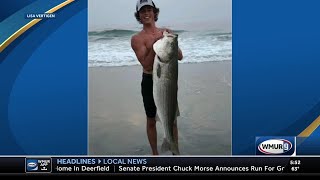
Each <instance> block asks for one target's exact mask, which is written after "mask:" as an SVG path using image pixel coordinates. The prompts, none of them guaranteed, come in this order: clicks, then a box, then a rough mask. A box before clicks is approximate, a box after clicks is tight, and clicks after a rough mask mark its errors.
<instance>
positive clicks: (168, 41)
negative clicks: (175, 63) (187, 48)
mask: <svg viewBox="0 0 320 180" xmlns="http://www.w3.org/2000/svg"><path fill="white" fill-rule="evenodd" d="M153 50H154V52H155V53H156V55H157V56H158V57H159V59H160V61H161V62H164V63H166V62H169V61H171V60H178V34H173V33H169V32H167V31H164V32H163V37H162V38H161V39H159V40H158V41H157V42H155V43H154V44H153Z"/></svg>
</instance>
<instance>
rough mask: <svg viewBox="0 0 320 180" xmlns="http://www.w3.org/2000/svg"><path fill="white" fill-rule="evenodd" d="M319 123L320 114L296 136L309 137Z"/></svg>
mask: <svg viewBox="0 0 320 180" xmlns="http://www.w3.org/2000/svg"><path fill="white" fill-rule="evenodd" d="M319 125H320V116H319V117H318V118H317V119H316V120H314V121H313V122H312V123H311V124H310V125H309V126H308V127H307V128H306V129H305V130H303V131H302V132H301V133H300V134H299V135H298V136H299V137H309V136H310V135H311V134H312V133H313V131H314V130H316V129H317V128H318V126H319Z"/></svg>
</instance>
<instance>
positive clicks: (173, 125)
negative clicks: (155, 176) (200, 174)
mask: <svg viewBox="0 0 320 180" xmlns="http://www.w3.org/2000/svg"><path fill="white" fill-rule="evenodd" d="M158 15H159V8H157V7H156V6H155V4H154V3H153V1H152V0H138V1H137V5H136V12H135V17H136V19H137V21H138V22H139V23H141V24H142V25H143V29H142V30H141V31H140V32H139V33H137V34H135V35H134V36H132V38H131V47H132V49H133V51H134V52H135V54H136V56H137V59H138V60H139V62H140V64H141V65H142V67H143V73H142V82H141V93H142V97H143V104H144V109H145V112H146V116H147V135H148V140H149V143H150V146H151V149H152V154H153V155H158V154H159V153H158V149H157V128H156V116H158V118H159V119H160V121H161V122H162V124H163V126H164V135H165V137H164V140H163V144H162V150H164V151H166V150H170V151H171V152H172V154H175V155H177V154H179V153H180V152H179V148H178V130H177V122H176V117H177V116H178V115H179V108H178V102H177V90H178V84H177V83H178V60H181V59H182V58H183V55H182V51H181V49H180V48H179V47H178V40H177V39H178V35H176V34H173V32H172V31H171V30H169V29H164V28H158V27H156V24H155V22H156V21H157V20H158Z"/></svg>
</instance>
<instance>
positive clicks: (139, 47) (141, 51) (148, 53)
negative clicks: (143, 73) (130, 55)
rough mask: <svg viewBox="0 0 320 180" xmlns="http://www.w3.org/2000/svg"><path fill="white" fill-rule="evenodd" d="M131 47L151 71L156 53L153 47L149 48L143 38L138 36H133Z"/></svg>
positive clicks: (142, 63)
mask: <svg viewBox="0 0 320 180" xmlns="http://www.w3.org/2000/svg"><path fill="white" fill-rule="evenodd" d="M131 47H132V49H133V50H134V52H135V54H136V56H137V58H138V60H139V62H140V63H141V65H142V67H143V68H144V69H145V70H147V71H151V70H152V67H153V59H154V56H155V55H156V54H155V52H154V51H153V50H152V49H147V47H146V45H145V44H144V42H143V40H142V39H140V38H139V37H137V36H133V37H132V38H131Z"/></svg>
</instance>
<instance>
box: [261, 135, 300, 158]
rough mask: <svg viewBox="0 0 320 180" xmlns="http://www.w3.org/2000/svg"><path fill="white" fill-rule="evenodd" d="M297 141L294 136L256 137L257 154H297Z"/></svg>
mask: <svg viewBox="0 0 320 180" xmlns="http://www.w3.org/2000/svg"><path fill="white" fill-rule="evenodd" d="M295 142H296V138H295V137H292V136H288V137H279V136H267V137H266V136H263V137H256V155H295V149H296V143H295Z"/></svg>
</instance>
